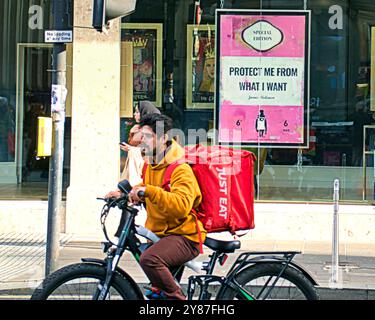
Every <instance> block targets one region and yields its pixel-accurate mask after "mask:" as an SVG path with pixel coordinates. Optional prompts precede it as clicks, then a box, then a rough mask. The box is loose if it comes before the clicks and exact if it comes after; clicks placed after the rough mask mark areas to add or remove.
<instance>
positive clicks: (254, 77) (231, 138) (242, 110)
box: [216, 10, 309, 147]
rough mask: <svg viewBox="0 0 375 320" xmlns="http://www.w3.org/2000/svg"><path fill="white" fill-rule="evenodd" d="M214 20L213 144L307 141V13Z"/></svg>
mask: <svg viewBox="0 0 375 320" xmlns="http://www.w3.org/2000/svg"><path fill="white" fill-rule="evenodd" d="M217 18H218V19H217V30H218V44H217V53H218V54H217V59H218V60H217V75H218V76H219V77H218V84H217V93H216V115H217V116H216V124H217V127H218V129H219V143H228V142H230V143H236V144H242V145H264V146H270V147H272V146H289V147H301V146H304V145H307V136H306V132H308V131H307V130H308V128H307V125H308V124H307V116H306V115H307V114H308V103H307V101H308V56H309V49H308V48H309V46H308V42H309V11H262V13H260V12H259V11H236V10H225V11H221V10H219V11H218V13H217Z"/></svg>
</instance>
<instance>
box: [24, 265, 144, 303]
mask: <svg viewBox="0 0 375 320" xmlns="http://www.w3.org/2000/svg"><path fill="white" fill-rule="evenodd" d="M105 277H106V269H105V267H103V266H100V265H95V264H88V263H77V264H73V265H69V266H66V267H64V268H62V269H60V270H57V271H56V272H54V273H52V274H50V275H49V276H48V277H46V278H45V279H44V281H43V282H42V284H41V285H40V286H39V287H38V288H37V289H36V290H35V291H34V293H33V295H32V297H31V300H47V299H48V300H92V299H94V296H95V294H96V293H97V291H98V288H100V287H101V285H102V283H104V280H105ZM139 298H140V297H139V295H138V294H137V291H136V290H135V289H134V288H133V286H132V284H131V283H130V282H129V281H128V280H127V279H125V278H124V277H123V276H122V275H121V274H119V273H115V274H114V275H113V278H112V282H111V287H110V289H109V292H108V294H107V298H106V299H107V300H137V299H139Z"/></svg>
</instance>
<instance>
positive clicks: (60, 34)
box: [44, 30, 73, 43]
mask: <svg viewBox="0 0 375 320" xmlns="http://www.w3.org/2000/svg"><path fill="white" fill-rule="evenodd" d="M44 42H45V43H70V42H73V31H72V30H45V31H44Z"/></svg>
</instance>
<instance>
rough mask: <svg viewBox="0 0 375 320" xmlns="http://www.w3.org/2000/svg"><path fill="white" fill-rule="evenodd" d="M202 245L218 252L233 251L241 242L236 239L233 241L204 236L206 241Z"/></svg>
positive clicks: (239, 246)
mask: <svg viewBox="0 0 375 320" xmlns="http://www.w3.org/2000/svg"><path fill="white" fill-rule="evenodd" d="M204 245H205V246H207V247H209V248H210V249H212V250H214V251H220V252H228V253H229V252H234V251H235V250H236V249H239V248H241V242H240V241H238V240H234V241H223V240H216V239H212V238H209V237H206V241H205V242H204Z"/></svg>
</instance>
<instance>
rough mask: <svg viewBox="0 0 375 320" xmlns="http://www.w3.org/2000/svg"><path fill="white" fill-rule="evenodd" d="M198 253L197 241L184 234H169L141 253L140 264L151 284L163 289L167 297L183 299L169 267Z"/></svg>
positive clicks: (179, 264)
mask: <svg viewBox="0 0 375 320" xmlns="http://www.w3.org/2000/svg"><path fill="white" fill-rule="evenodd" d="M198 254H199V243H196V242H193V241H191V240H189V239H187V238H185V237H184V236H177V235H170V236H167V237H164V238H162V239H160V240H159V241H158V242H156V243H155V244H153V245H152V246H151V247H150V248H148V249H147V250H146V251H145V252H143V253H142V255H141V260H140V264H141V267H142V269H143V271H144V272H145V273H146V275H147V277H148V278H149V279H150V281H151V283H152V286H153V287H156V288H158V289H160V290H163V291H164V293H165V295H166V296H167V298H168V299H177V300H185V299H186V297H185V296H184V294H183V292H182V290H181V288H180V287H179V286H178V285H177V284H176V282H175V280H174V278H173V276H172V273H171V272H170V271H169V268H170V267H178V266H181V265H183V264H184V263H185V262H188V261H190V260H192V259H194V258H195V257H196V256H198Z"/></svg>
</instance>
